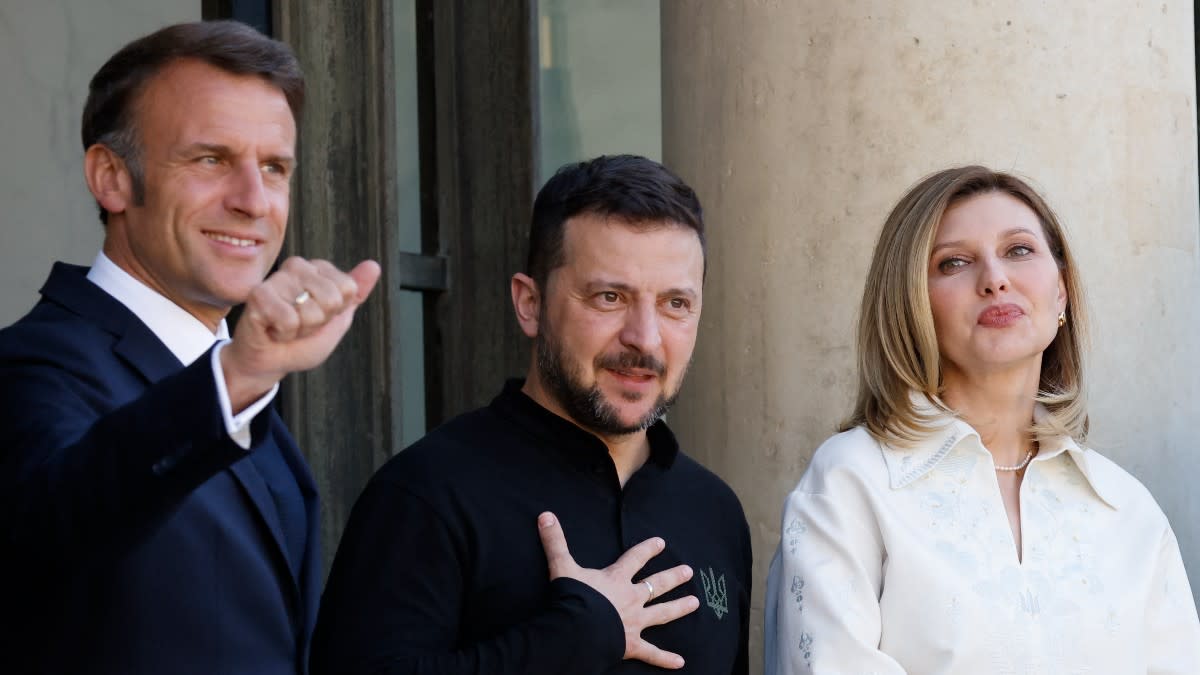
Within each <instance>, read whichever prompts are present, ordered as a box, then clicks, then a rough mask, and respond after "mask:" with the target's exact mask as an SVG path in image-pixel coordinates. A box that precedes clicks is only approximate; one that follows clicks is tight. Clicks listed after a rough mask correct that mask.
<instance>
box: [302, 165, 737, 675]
mask: <svg viewBox="0 0 1200 675" xmlns="http://www.w3.org/2000/svg"><path fill="white" fill-rule="evenodd" d="M532 220H533V222H532V229H531V233H530V254H529V265H528V274H516V275H514V276H513V278H512V298H513V306H514V309H515V312H516V315H517V320H518V322H519V323H520V325H521V327H522V330H523V331H524V332H525V333H526V335H528V336H529V337H530V338H532V339H533V347H532V350H531V365H530V369H529V373H528V375H527V378H526V379H525V380H524V381H520V380H514V381H511V382H509V383H508V384H507V386H506V387H505V388H504V390H503V391H502V392H501V394H500V395H499V396H498V397H497V398H496V399H495V400H494V401H493V402H492V404H491V405H489V406H488V407H486V408H483V409H480V410H477V411H474V412H472V413H468V414H466V415H463V416H461V417H458V418H456V419H454V420H451V421H450V422H448V423H446V424H445V425H443V426H441V427H439V428H438V429H436V430H434V431H432V432H430V433H429V434H428V435H427V436H426V437H425V438H423V439H422V440H420V441H418V442H417V443H415V444H414V445H413V446H412V447H410V448H408V449H407V450H405V451H404V452H402V453H400V454H399V455H397V456H396V457H394V458H393V459H392V460H390V461H389V462H388V463H387V464H386V465H385V466H384V467H383V468H382V469H380V471H379V472H378V473H377V474H376V475H375V477H374V478H373V479H372V480H371V482H370V483H369V484H368V486H367V488H366V490H365V491H364V492H363V494H362V496H361V497H360V498H359V500H358V503H357V504H356V505H355V507H354V511H353V513H352V514H351V517H350V522H349V524H348V526H347V529H346V532H345V535H344V537H343V539H342V542H341V546H340V548H339V550H338V553H337V558H336V560H335V561H334V565H333V569H332V571H331V573H330V577H329V583H328V585H327V587H326V590H325V595H324V597H323V600H322V603H323V604H322V607H321V612H320V617H319V619H318V622H317V630H316V635H315V636H314V643H313V650H312V671H313V673H314V674H315V675H320V674H323V673H330V674H333V673H337V674H339V675H342V674H353V673H388V674H391V673H488V674H489V675H490V674H496V673H513V674H521V675H531V674H542V673H544V674H551V673H554V674H557V673H571V674H576V673H640V672H660V669H661V668H670V669H682V670H683V671H684V672H688V673H713V674H718V673H719V674H721V675H729V674H730V673H738V674H744V673H746V672H747V671H748V664H747V634H748V629H747V626H748V621H749V612H750V556H751V554H750V535H749V528H748V527H747V525H746V520H745V516H744V515H743V513H742V509H741V505H740V504H739V503H738V500H737V497H736V496H734V494H733V492H732V491H731V490H730V489H729V488H728V487H727V486H726V485H725V484H724V483H723V482H722V481H721V480H720V479H719V478H717V477H716V476H714V475H713V474H711V473H710V472H708V471H707V470H705V469H704V468H703V467H701V466H700V465H699V464H697V463H696V462H695V461H693V460H692V459H690V458H688V457H687V456H686V455H684V454H683V453H682V452H680V451H679V448H678V445H677V443H676V441H675V438H674V436H673V435H672V433H671V431H670V430H669V429H668V428H667V426H666V424H665V423H664V422H663V421H662V419H661V418H662V416H663V414H664V413H665V412H666V410H667V409H668V408H669V407H670V405H671V403H672V402H673V400H674V399H675V396H676V394H677V393H678V391H679V387H680V384H681V383H682V381H683V377H684V373H685V371H686V370H687V366H688V363H689V361H690V359H691V356H692V350H693V347H694V345H695V341H696V330H697V325H698V322H699V319H700V309H701V302H702V286H703V279H704V266H705V257H704V256H705V252H704V225H703V220H702V217H701V209H700V204H699V201H698V200H697V199H696V196H695V193H694V192H693V191H692V190H691V188H689V187H688V186H687V185H685V184H684V183H683V181H681V180H680V179H679V178H678V177H676V176H675V175H674V174H672V173H670V172H669V171H667V170H666V169H665V168H663V167H662V166H661V165H659V164H657V163H655V162H652V161H650V160H647V159H644V158H641V157H632V156H617V157H600V158H598V159H595V160H592V161H590V162H584V163H580V164H575V165H569V166H566V167H563V168H562V169H560V170H559V172H558V173H557V174H556V175H555V176H554V177H553V178H551V179H550V181H549V182H548V183H547V184H546V186H545V187H544V188H543V189H542V190H541V192H540V193H539V194H538V197H537V200H536V201H535V203H534V209H533V219H532ZM535 522H536V526H535ZM568 541H569V542H570V549H569V550H568ZM614 561H615V562H614Z"/></svg>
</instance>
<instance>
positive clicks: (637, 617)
mask: <svg viewBox="0 0 1200 675" xmlns="http://www.w3.org/2000/svg"><path fill="white" fill-rule="evenodd" d="M538 533H539V534H540V535H541V538H542V548H544V549H545V551H546V561H547V562H548V563H549V564H550V578H551V579H558V578H559V577H569V578H571V579H576V580H578V581H581V582H583V583H585V584H587V585H588V586H591V587H592V588H593V589H595V590H596V591H597V592H599V593H600V594H601V595H603V596H604V597H605V598H607V599H608V601H609V602H611V603H612V605H613V607H615V608H616V610H617V614H619V615H620V616H621V624H622V625H623V626H624V627H625V658H626V659H636V660H638V661H645V662H646V663H649V664H650V665H652V666H658V667H660V668H671V669H676V668H682V667H683V657H682V656H680V655H678V654H675V653H673V652H668V651H665V650H662V649H659V648H658V647H656V646H654V645H652V644H650V643H649V642H647V641H645V640H643V639H642V630H644V629H645V628H647V627H649V626H658V625H662V624H664V623H670V622H671V621H674V620H675V619H678V618H679V617H681V616H684V615H687V614H690V613H692V612H693V611H695V610H696V608H697V607H699V606H700V601H699V600H697V599H696V596H694V595H689V596H687V597H684V598H679V599H677V600H672V601H670V602H662V603H658V604H655V605H650V606H646V605H647V603H648V602H650V601H651V600H653V599H654V598H655V597H658V596H660V595H662V594H664V593H667V592H669V591H671V590H673V589H674V588H675V587H677V586H679V585H680V584H682V583H684V582H685V581H687V580H688V579H691V578H692V568H690V567H688V566H687V565H678V566H676V567H672V568H671V569H669V570H663V571H662V572H658V573H656V574H652V575H650V576H648V577H646V578H644V579H641V580H639V581H636V582H635V581H633V578H634V576H636V575H637V573H638V572H639V571H641V569H642V568H643V567H645V566H646V563H647V562H649V561H650V559H651V558H653V557H654V556H656V555H658V554H659V553H662V551H663V548H664V547H665V546H666V542H664V541H663V540H662V539H660V538H659V537H652V538H650V539H647V540H646V541H643V542H642V543H640V544H638V545H636V546H634V547H632V548H630V549H629V550H628V551H626V552H625V553H624V554H623V555H621V557H620V558H617V561H616V562H614V563H613V564H611V565H609V566H608V567H605V568H604V569H602V570H597V569H588V568H585V567H580V566H579V564H578V563H576V562H575V559H574V558H572V557H571V552H570V551H569V550H568V549H567V538H566V535H565V534H563V530H562V525H560V524H559V522H558V518H555V517H554V514H553V513H543V514H541V515H540V516H538Z"/></svg>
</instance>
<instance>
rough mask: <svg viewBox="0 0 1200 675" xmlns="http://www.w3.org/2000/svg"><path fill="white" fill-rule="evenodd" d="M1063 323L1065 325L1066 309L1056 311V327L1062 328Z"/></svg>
mask: <svg viewBox="0 0 1200 675" xmlns="http://www.w3.org/2000/svg"><path fill="white" fill-rule="evenodd" d="M1065 325H1067V310H1065V309H1064V310H1063V311H1061V312H1059V313H1058V327H1059V328H1062V327H1063V326H1065Z"/></svg>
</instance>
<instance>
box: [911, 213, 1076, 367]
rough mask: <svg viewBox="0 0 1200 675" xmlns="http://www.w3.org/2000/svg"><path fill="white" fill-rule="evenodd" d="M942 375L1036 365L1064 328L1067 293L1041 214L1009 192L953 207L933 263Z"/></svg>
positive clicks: (933, 307)
mask: <svg viewBox="0 0 1200 675" xmlns="http://www.w3.org/2000/svg"><path fill="white" fill-rule="evenodd" d="M928 279H929V303H930V308H931V310H932V312H933V322H934V329H935V331H936V333H937V341H938V350H939V352H940V355H941V359H942V373H943V380H944V383H945V385H946V387H947V388H951V387H953V385H954V382H955V381H956V380H957V379H959V378H964V377H966V378H972V377H981V376H986V375H989V374H992V373H996V372H1000V371H1010V370H1013V369H1030V370H1029V371H1027V372H1028V373H1029V376H1030V377H1032V379H1033V381H1034V382H1037V381H1038V375H1039V372H1040V367H1041V357H1042V352H1043V351H1045V349H1046V348H1047V347H1048V346H1049V345H1050V343H1051V342H1052V341H1053V340H1054V336H1055V334H1056V332H1057V331H1058V316H1059V313H1060V312H1062V311H1063V310H1065V309H1066V305H1067V291H1066V285H1065V284H1064V283H1063V277H1062V273H1061V271H1060V269H1059V265H1058V262H1057V261H1056V260H1055V257H1054V255H1053V254H1052V252H1051V250H1050V245H1049V244H1048V242H1047V240H1046V235H1045V232H1044V230H1043V228H1042V225H1041V223H1040V222H1039V220H1038V217H1037V215H1036V214H1035V213H1034V212H1033V211H1032V210H1031V209H1030V208H1029V207H1028V206H1026V205H1025V204H1023V203H1022V202H1021V201H1019V200H1017V199H1015V198H1014V197H1012V196H1010V195H1007V194H1005V193H1002V192H987V193H984V194H981V195H977V196H974V197H970V198H968V199H966V200H964V201H961V202H959V203H957V204H955V205H954V206H952V207H951V208H949V209H947V210H946V213H945V215H944V216H943V217H942V221H941V223H940V224H939V225H938V229H937V234H936V236H935V239H934V244H933V253H932V255H931V256H930V260H929V267H928Z"/></svg>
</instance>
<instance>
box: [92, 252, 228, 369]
mask: <svg viewBox="0 0 1200 675" xmlns="http://www.w3.org/2000/svg"><path fill="white" fill-rule="evenodd" d="M87 278H88V280H89V281H91V282H92V283H93V284H96V285H97V286H99V287H100V288H101V290H103V291H104V292H105V293H108V294H109V295H111V296H113V297H114V298H116V299H117V301H118V302H120V303H121V304H122V305H125V307H127V308H128V309H129V311H131V312H133V314H134V316H136V317H137V318H139V319H141V321H142V323H144V324H146V327H147V328H149V329H150V332H152V333H154V336H155V337H157V338H158V339H159V341H161V342H162V343H163V344H164V345H166V347H167V349H169V350H171V353H172V354H174V355H175V358H177V359H179V361H180V362H181V363H183V364H184V365H185V366H186V365H189V364H191V363H192V362H193V361H195V360H196V359H198V358H200V357H201V356H202V355H203V354H204V352H206V351H208V349H209V347H212V346H213V343H214V342H216V341H217V340H227V339H229V327H228V326H227V325H226V324H225V320H224V319H221V323H220V324H218V325H217V332H216V334H215V335H214V334H213V332H212V331H210V330H209V329H208V327H207V326H205V325H204V323H203V322H201V321H200V320H199V319H197V318H196V317H194V316H192V315H191V314H189V313H188V312H187V310H185V309H183V308H182V307H180V306H179V305H176V304H175V303H173V302H171V301H170V300H168V299H167V298H166V297H164V296H162V295H160V294H159V293H158V292H157V291H155V290H153V289H151V288H150V287H149V286H147V285H145V284H143V283H142V282H140V281H138V280H137V279H135V278H134V277H133V276H132V275H130V274H129V273H128V272H126V271H125V270H123V269H121V268H120V267H117V264H116V263H114V262H113V261H112V260H109V258H108V256H106V255H104V251H101V252H99V253H97V254H96V259H95V261H93V262H92V269H91V270H89V271H88V275H87Z"/></svg>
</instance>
